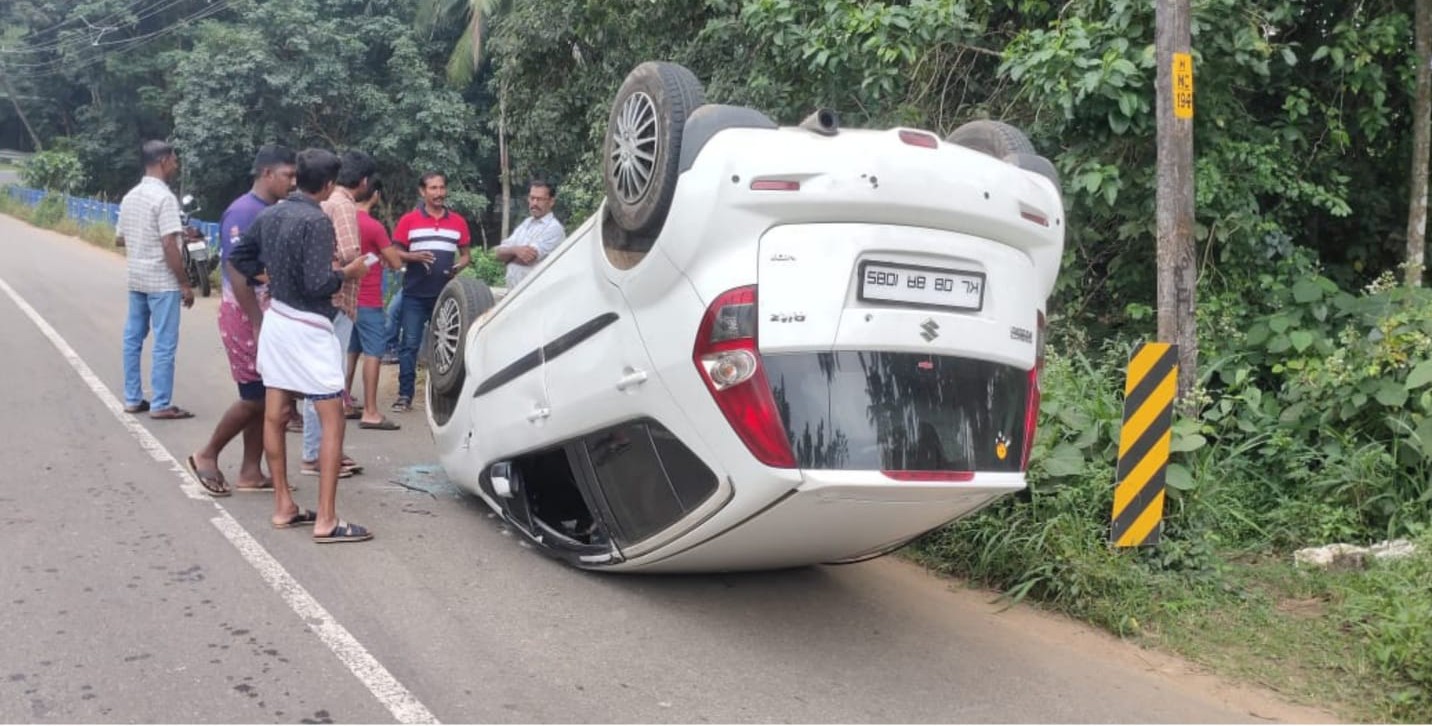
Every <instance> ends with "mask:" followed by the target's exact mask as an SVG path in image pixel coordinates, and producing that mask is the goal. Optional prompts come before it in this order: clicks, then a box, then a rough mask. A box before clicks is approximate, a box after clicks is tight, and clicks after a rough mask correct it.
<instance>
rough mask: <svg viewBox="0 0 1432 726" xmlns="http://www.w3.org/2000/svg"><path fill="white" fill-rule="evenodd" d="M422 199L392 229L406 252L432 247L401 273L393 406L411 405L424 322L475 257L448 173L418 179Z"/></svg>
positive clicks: (407, 407) (410, 407) (400, 408)
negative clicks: (450, 195) (425, 258)
mask: <svg viewBox="0 0 1432 726" xmlns="http://www.w3.org/2000/svg"><path fill="white" fill-rule="evenodd" d="M418 190H419V191H420V192H421V193H422V197H423V201H422V203H421V204H419V205H418V207H417V208H416V209H414V210H413V211H411V212H408V213H407V214H404V215H403V216H402V218H401V219H399V220H398V227H397V228H396V229H394V230H393V244H395V245H398V246H399V247H401V248H403V249H404V250H406V251H408V252H431V253H432V255H433V261H432V262H431V263H429V264H421V263H411V262H410V263H409V264H408V271H407V273H405V275H404V277H403V307H402V311H403V312H402V326H403V334H402V336H403V344H402V348H401V349H400V350H399V352H398V398H397V400H396V401H394V402H393V410H394V411H411V410H413V394H414V393H415V392H416V389H417V377H418V348H419V347H420V346H421V345H422V342H423V326H425V325H427V323H428V319H429V318H431V317H432V315H433V306H434V305H435V304H436V303H437V299H438V293H440V292H442V289H443V286H444V285H447V281H448V280H450V279H452V277H453V275H456V274H457V273H459V272H461V271H462V269H463V268H465V267H467V265H468V263H469V262H471V261H472V256H471V253H470V252H469V250H468V245H469V244H470V243H471V239H472V238H471V236H470V235H469V234H468V230H467V221H466V220H464V219H463V218H462V217H461V216H459V215H458V213H457V212H454V211H452V210H450V209H448V208H447V178H446V177H444V176H443V175H442V174H436V173H428V174H424V175H423V176H422V179H421V180H420V181H419V182H418Z"/></svg>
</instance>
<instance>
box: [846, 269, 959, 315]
mask: <svg viewBox="0 0 1432 726" xmlns="http://www.w3.org/2000/svg"><path fill="white" fill-rule="evenodd" d="M984 286H985V275H984V273H983V272H970V271H968V270H951V269H948V268H942V267H921V266H917V265H897V264H891V263H886V262H864V263H861V265H860V299H861V300H862V301H865V302H882V303H900V304H904V305H917V306H921V307H934V308H947V309H952V310H980V309H981V308H983V307H984Z"/></svg>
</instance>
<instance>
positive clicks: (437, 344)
mask: <svg viewBox="0 0 1432 726" xmlns="http://www.w3.org/2000/svg"><path fill="white" fill-rule="evenodd" d="M432 328H433V367H434V368H435V369H436V370H437V371H439V372H441V373H444V374H445V373H447V372H448V371H450V370H452V367H453V362H454V361H455V360H457V343H458V338H459V337H460V336H461V335H462V311H460V310H459V309H458V303H457V299H456V298H451V297H449V298H446V299H444V300H443V301H442V304H441V305H439V306H438V309H437V312H436V314H434V315H433V326H432Z"/></svg>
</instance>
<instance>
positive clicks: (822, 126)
mask: <svg viewBox="0 0 1432 726" xmlns="http://www.w3.org/2000/svg"><path fill="white" fill-rule="evenodd" d="M800 127H801V128H803V129H805V130H807V131H814V132H816V133H818V134H820V135H821V136H834V135H836V134H838V133H840V117H839V116H837V115H835V111H832V110H830V109H828V108H818V109H816V110H815V113H812V114H811V115H809V116H806V118H805V120H804V121H802V122H801V123H800Z"/></svg>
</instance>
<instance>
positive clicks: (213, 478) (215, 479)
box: [185, 456, 233, 499]
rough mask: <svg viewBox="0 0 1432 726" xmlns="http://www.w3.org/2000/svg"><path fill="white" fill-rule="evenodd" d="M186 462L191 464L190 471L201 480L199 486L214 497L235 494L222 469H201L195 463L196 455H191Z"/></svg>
mask: <svg viewBox="0 0 1432 726" xmlns="http://www.w3.org/2000/svg"><path fill="white" fill-rule="evenodd" d="M185 463H187V464H188V465H189V472H190V473H191V474H193V475H194V478H195V479H198V480H199V486H202V487H204V491H206V492H208V493H209V496H211V497H214V498H216V499H217V498H219V497H227V496H229V495H230V494H233V491H231V490H230V489H229V483H228V482H226V481H224V473H223V472H221V471H199V467H198V465H196V464H195V463H194V457H193V456H190V457H189V458H188V459H187V460H186V461H185Z"/></svg>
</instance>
